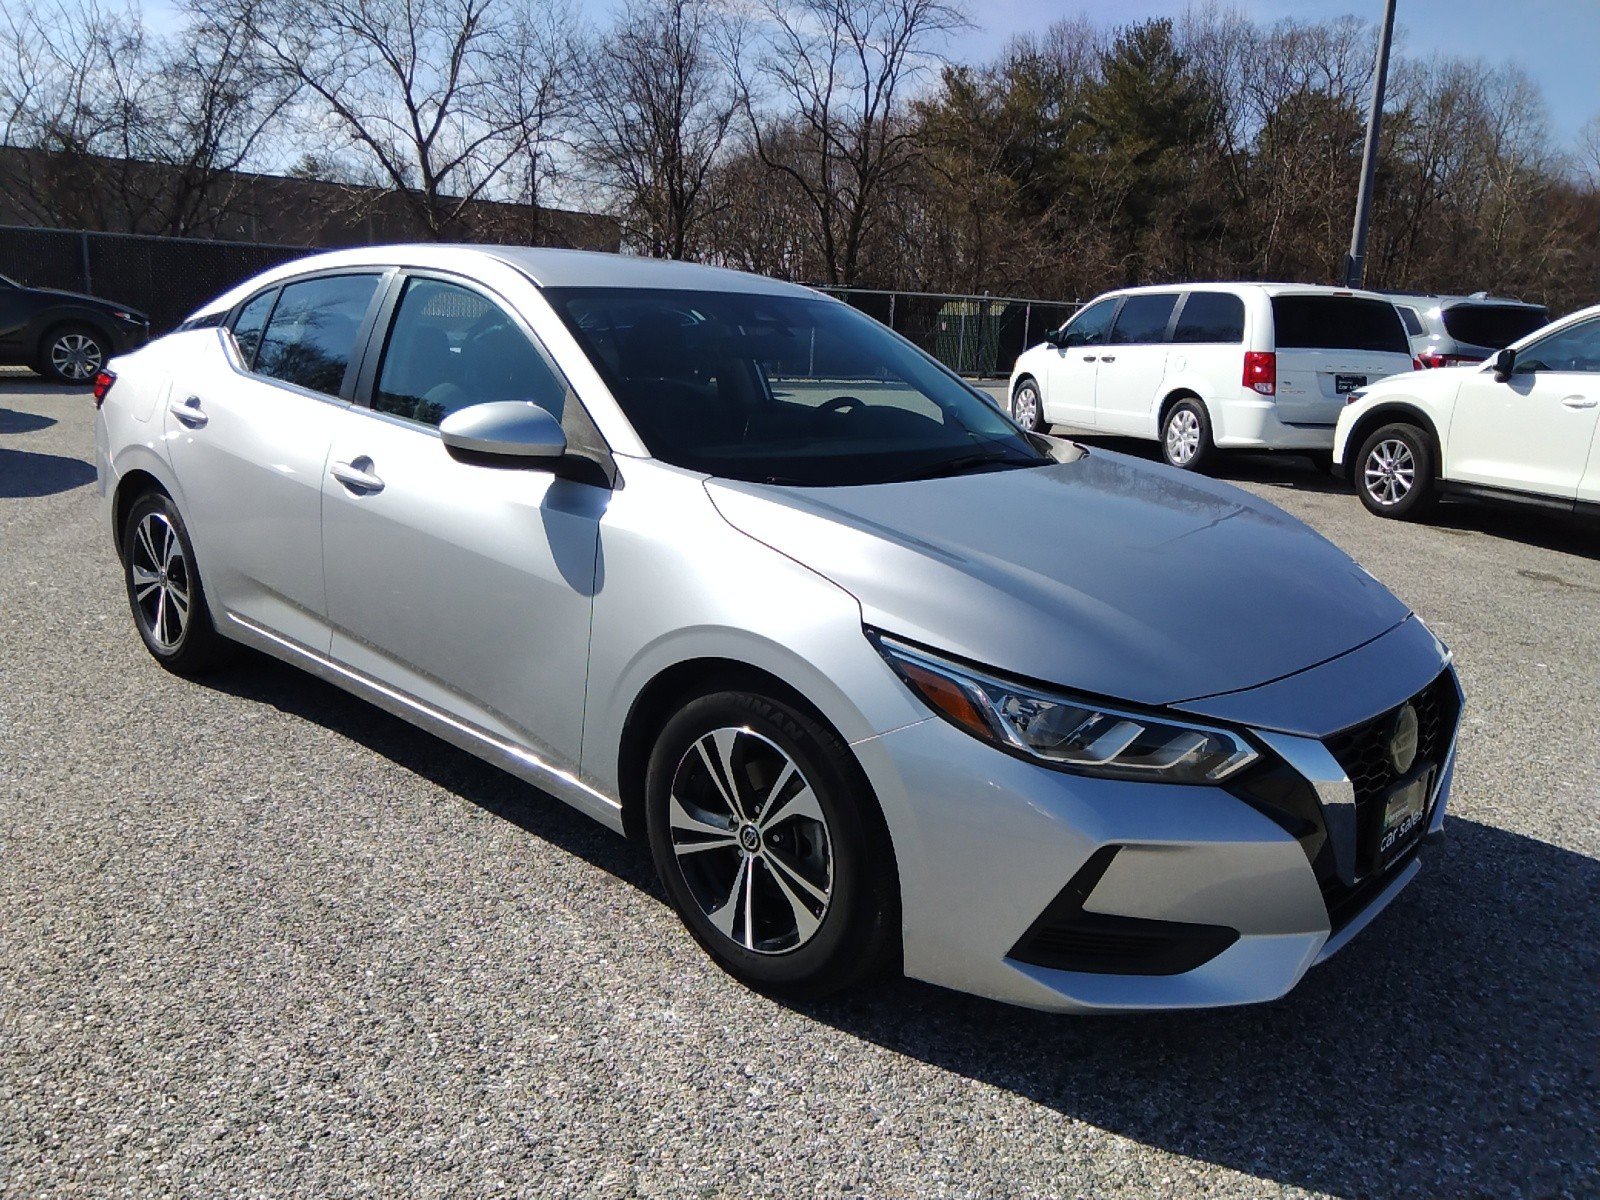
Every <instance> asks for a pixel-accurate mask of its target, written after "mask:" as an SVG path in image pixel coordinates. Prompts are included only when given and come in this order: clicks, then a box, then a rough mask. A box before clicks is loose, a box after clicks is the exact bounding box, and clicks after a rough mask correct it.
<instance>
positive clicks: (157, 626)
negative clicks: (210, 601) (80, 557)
mask: <svg viewBox="0 0 1600 1200" xmlns="http://www.w3.org/2000/svg"><path fill="white" fill-rule="evenodd" d="M132 571H133V600H134V604H135V605H136V606H137V607H138V610H139V616H140V619H141V620H142V621H143V622H144V626H145V628H146V629H147V630H148V631H149V633H150V636H151V637H152V638H153V639H154V640H155V643H156V644H157V645H158V646H160V647H161V649H163V650H176V649H177V648H178V646H179V644H180V643H181V642H182V641H183V633H184V630H185V629H187V628H188V626H189V608H190V605H191V603H192V597H191V590H192V589H191V584H190V576H189V560H188V559H187V558H186V557H184V553H183V542H182V540H181V539H180V538H179V537H178V531H177V530H176V529H175V528H174V527H173V525H172V522H171V521H169V520H167V518H166V516H165V515H164V514H162V513H159V512H152V513H147V514H145V517H144V519H143V520H142V521H140V522H139V524H138V526H137V528H136V529H135V531H134V542H133V554H132Z"/></svg>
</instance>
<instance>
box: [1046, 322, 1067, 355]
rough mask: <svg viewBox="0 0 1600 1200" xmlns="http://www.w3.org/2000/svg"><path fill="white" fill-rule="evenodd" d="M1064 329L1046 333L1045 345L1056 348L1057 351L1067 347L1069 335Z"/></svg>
mask: <svg viewBox="0 0 1600 1200" xmlns="http://www.w3.org/2000/svg"><path fill="white" fill-rule="evenodd" d="M1064 328H1065V327H1064V326H1063V329H1064ZM1063 329H1052V330H1050V331H1049V332H1048V333H1046V334H1045V335H1044V342H1045V345H1047V346H1054V347H1055V348H1056V349H1057V350H1059V349H1061V347H1062V346H1064V345H1066V341H1067V335H1066V334H1065V333H1064V332H1063Z"/></svg>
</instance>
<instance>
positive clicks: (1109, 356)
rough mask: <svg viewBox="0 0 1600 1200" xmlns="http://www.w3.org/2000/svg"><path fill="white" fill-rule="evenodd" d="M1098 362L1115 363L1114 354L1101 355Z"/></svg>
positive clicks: (1115, 357)
mask: <svg viewBox="0 0 1600 1200" xmlns="http://www.w3.org/2000/svg"><path fill="white" fill-rule="evenodd" d="M1100 361H1101V362H1116V361H1117V356H1116V355H1115V354H1102V355H1101V356H1100Z"/></svg>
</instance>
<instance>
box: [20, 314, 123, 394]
mask: <svg viewBox="0 0 1600 1200" xmlns="http://www.w3.org/2000/svg"><path fill="white" fill-rule="evenodd" d="M110 349H111V348H110V346H109V345H107V343H106V338H105V335H104V334H102V333H100V332H99V331H98V330H96V329H92V328H91V327H89V326H88V325H61V326H58V327H56V328H55V329H52V330H51V331H50V332H49V333H47V334H45V335H44V340H43V341H42V342H40V344H39V356H38V361H37V362H36V363H35V366H37V367H38V369H39V373H40V374H41V375H44V376H46V377H47V378H49V379H54V380H56V381H58V382H60V383H89V382H91V381H92V380H93V379H94V377H95V376H96V375H98V374H99V373H100V368H101V367H103V366H105V362H106V358H107V356H108V355H109V354H110Z"/></svg>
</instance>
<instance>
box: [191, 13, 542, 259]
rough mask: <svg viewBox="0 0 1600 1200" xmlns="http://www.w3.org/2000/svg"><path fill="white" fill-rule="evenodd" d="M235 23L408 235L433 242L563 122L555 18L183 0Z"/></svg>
mask: <svg viewBox="0 0 1600 1200" xmlns="http://www.w3.org/2000/svg"><path fill="white" fill-rule="evenodd" d="M191 3H192V8H193V11H194V12H195V13H196V14H197V16H199V15H206V16H208V18H209V20H211V21H212V22H214V23H216V24H222V25H226V24H236V25H238V26H239V27H240V28H242V29H243V30H245V31H246V32H247V34H248V35H249V37H250V39H251V42H252V44H253V45H254V46H255V47H256V48H257V51H258V53H259V54H260V55H261V57H262V58H263V59H264V60H265V61H266V62H268V63H269V64H271V66H272V67H273V69H274V70H275V71H276V72H277V73H279V74H280V75H282V76H283V77H285V78H288V79H291V80H293V81H295V82H296V83H297V84H298V85H299V86H300V87H301V88H302V89H303V90H304V93H305V95H306V96H308V97H309V98H311V99H313V100H314V102H315V108H316V109H317V110H319V111H320V113H321V115H322V116H323V117H324V118H325V124H326V129H327V132H328V133H329V134H330V135H331V136H332V137H333V138H334V139H336V140H338V141H342V142H343V143H345V144H347V145H349V146H351V147H353V148H355V149H357V150H359V151H360V152H361V153H362V154H364V155H365V156H366V157H368V158H369V159H370V160H371V162H372V164H373V166H374V168H375V171H376V173H377V174H378V175H379V176H380V177H381V178H382V179H383V180H384V181H385V183H386V184H387V186H388V188H389V189H390V190H391V191H392V193H394V194H396V195H398V196H400V197H401V198H402V201H403V203H404V204H405V206H406V208H407V209H408V210H409V212H410V213H411V215H412V217H413V219H414V220H415V222H416V224H417V226H418V227H419V228H420V229H421V230H422V231H423V232H424V233H425V234H427V235H428V236H431V237H435V238H440V237H444V236H446V235H448V234H449V233H451V232H452V231H453V230H455V229H457V228H458V226H459V225H460V223H461V221H462V219H463V217H464V215H465V214H466V213H467V212H468V211H469V209H470V208H471V206H472V203H473V201H475V200H477V199H479V198H481V197H486V196H489V195H493V194H494V190H495V189H496V188H497V187H501V186H504V185H506V184H507V181H508V178H509V176H510V175H511V173H512V172H514V171H515V172H516V173H517V174H518V176H519V178H517V179H516V180H515V182H514V186H513V188H512V190H514V191H517V192H519V193H521V192H528V191H530V190H532V191H536V190H537V189H536V183H537V181H538V179H539V178H540V175H539V169H538V167H537V165H536V164H537V162H538V158H539V155H540V154H541V153H544V152H545V151H546V150H547V144H548V143H549V142H550V141H551V140H552V139H553V137H554V136H555V133H556V129H555V126H556V124H557V122H558V121H559V119H560V117H561V116H562V115H563V111H562V109H563V105H562V104H561V97H563V96H564V95H565V94H566V91H567V79H566V76H567V74H568V73H570V71H571V63H572V57H571V43H570V38H569V35H568V32H567V18H566V12H565V10H564V9H562V8H560V7H555V6H551V7H543V8H532V7H528V8H523V7H514V6H513V5H512V4H511V3H509V0H220V2H219V3H209V2H204V3H202V2H201V0H191Z"/></svg>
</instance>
